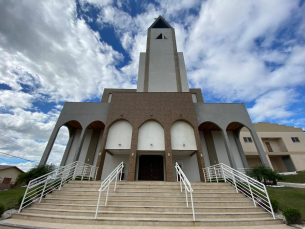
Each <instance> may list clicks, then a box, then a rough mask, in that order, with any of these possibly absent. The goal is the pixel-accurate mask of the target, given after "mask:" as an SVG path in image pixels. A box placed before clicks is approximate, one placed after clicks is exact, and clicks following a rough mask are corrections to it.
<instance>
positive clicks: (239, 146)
mask: <svg viewBox="0 0 305 229" xmlns="http://www.w3.org/2000/svg"><path fill="white" fill-rule="evenodd" d="M240 130H241V129H239V130H235V131H233V135H234V139H235V142H236V145H237V148H238V151H239V155H240V158H241V160H242V162H243V165H244V168H249V165H248V161H247V158H246V156H245V152H244V150H243V147H242V145H241V143H240V140H239V134H238V133H239V131H240Z"/></svg>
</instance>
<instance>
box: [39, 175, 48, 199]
mask: <svg viewBox="0 0 305 229" xmlns="http://www.w3.org/2000/svg"><path fill="white" fill-rule="evenodd" d="M48 181H49V179H48V178H47V179H46V182H45V183H44V186H43V189H42V193H41V196H40V198H39V203H40V202H41V199H42V196H43V193H44V190H45V189H46V186H47V183H48Z"/></svg>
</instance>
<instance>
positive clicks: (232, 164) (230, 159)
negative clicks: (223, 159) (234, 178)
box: [221, 129, 237, 169]
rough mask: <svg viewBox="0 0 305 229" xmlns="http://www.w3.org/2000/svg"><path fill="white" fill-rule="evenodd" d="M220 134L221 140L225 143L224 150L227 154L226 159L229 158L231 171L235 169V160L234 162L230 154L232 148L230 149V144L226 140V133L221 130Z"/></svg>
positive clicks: (227, 139)
mask: <svg viewBox="0 0 305 229" xmlns="http://www.w3.org/2000/svg"><path fill="white" fill-rule="evenodd" d="M221 134H222V138H223V140H224V143H225V147H226V150H227V154H228V157H229V161H230V164H231V167H232V168H233V169H237V167H236V163H235V160H234V156H233V153H232V150H231V149H232V148H231V144H230V141H229V138H228V134H227V131H226V130H223V129H222V130H221Z"/></svg>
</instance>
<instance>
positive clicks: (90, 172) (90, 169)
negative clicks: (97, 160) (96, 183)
mask: <svg viewBox="0 0 305 229" xmlns="http://www.w3.org/2000/svg"><path fill="white" fill-rule="evenodd" d="M92 169H93V166H91V169H90V175H89V178H88V180H89V181H90V178H91V174H92Z"/></svg>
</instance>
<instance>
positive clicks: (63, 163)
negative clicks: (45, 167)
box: [60, 128, 76, 166]
mask: <svg viewBox="0 0 305 229" xmlns="http://www.w3.org/2000/svg"><path fill="white" fill-rule="evenodd" d="M75 133H76V129H73V128H71V129H69V141H68V144H67V146H66V149H65V152H64V155H63V157H62V159H61V162H60V166H64V165H66V162H67V158H68V156H69V153H70V149H71V146H72V143H73V140H74V137H75Z"/></svg>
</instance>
